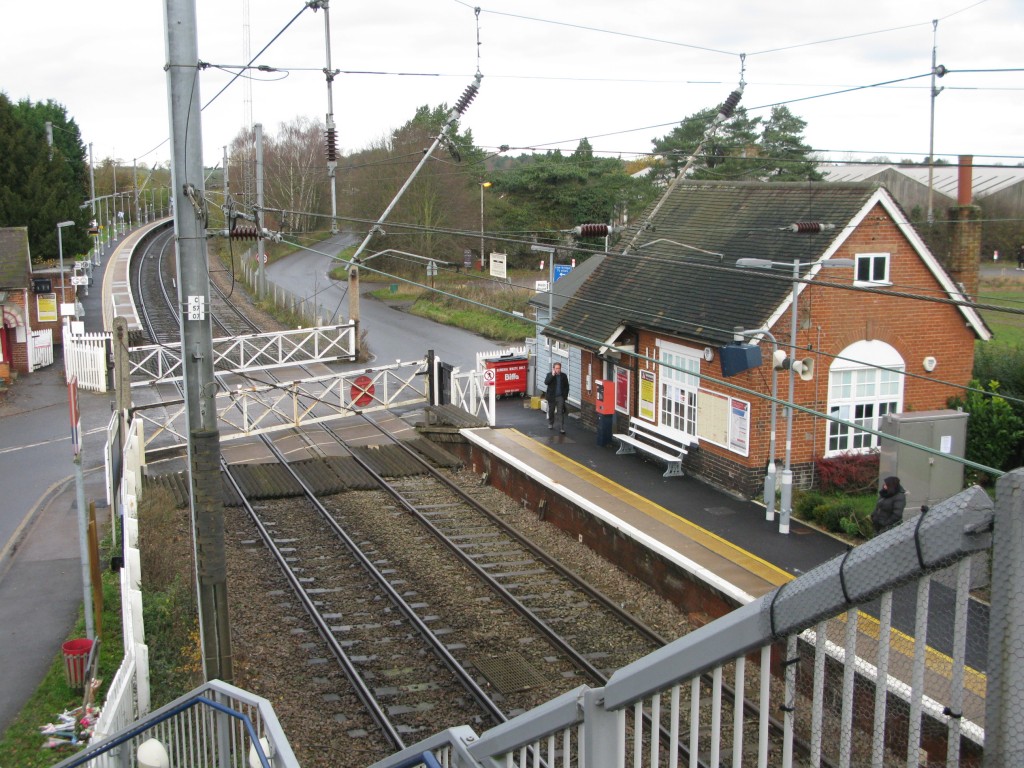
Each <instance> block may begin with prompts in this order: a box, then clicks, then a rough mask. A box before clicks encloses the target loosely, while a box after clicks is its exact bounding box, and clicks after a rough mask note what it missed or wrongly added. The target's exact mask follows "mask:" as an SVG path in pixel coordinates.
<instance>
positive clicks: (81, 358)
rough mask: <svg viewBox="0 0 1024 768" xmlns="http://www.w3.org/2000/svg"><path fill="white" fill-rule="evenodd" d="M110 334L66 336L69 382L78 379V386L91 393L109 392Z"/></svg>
mask: <svg viewBox="0 0 1024 768" xmlns="http://www.w3.org/2000/svg"><path fill="white" fill-rule="evenodd" d="M110 338H111V334H109V333H83V334H80V335H75V336H73V335H71V334H65V336H64V373H65V375H66V377H67V380H68V381H71V377H72V376H77V377H78V386H79V387H81V388H82V389H87V390H89V391H90V392H106V391H107V345H108V344H109V343H110Z"/></svg>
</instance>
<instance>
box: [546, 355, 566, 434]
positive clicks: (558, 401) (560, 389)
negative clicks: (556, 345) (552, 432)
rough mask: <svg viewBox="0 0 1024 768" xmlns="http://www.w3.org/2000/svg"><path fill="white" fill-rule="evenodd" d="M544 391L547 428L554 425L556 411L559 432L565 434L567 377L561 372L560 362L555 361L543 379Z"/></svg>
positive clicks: (551, 427)
mask: <svg viewBox="0 0 1024 768" xmlns="http://www.w3.org/2000/svg"><path fill="white" fill-rule="evenodd" d="M544 387H545V388H546V390H547V391H546V392H545V393H544V397H545V398H546V399H547V401H548V429H553V428H554V426H555V411H558V419H559V421H558V426H559V430H560V431H561V433H562V434H563V435H564V434H565V399H566V398H567V397H569V377H568V376H566V375H565V374H564V373H562V364H561V363H555V364H554V365H553V366H552V367H551V373H549V374H548V375H547V376H546V377H545V379H544Z"/></svg>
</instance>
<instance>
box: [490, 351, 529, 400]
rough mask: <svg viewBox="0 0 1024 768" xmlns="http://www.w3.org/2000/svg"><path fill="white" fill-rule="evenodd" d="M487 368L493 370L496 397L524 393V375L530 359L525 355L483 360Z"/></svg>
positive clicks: (522, 394) (525, 375)
mask: <svg viewBox="0 0 1024 768" xmlns="http://www.w3.org/2000/svg"><path fill="white" fill-rule="evenodd" d="M484 362H485V364H486V366H487V370H491V371H494V386H495V391H494V394H495V396H496V397H504V396H505V395H519V396H520V397H522V396H524V395H525V394H526V377H527V373H528V371H529V367H530V361H529V359H528V358H525V357H495V358H491V359H490V360H486V361H484Z"/></svg>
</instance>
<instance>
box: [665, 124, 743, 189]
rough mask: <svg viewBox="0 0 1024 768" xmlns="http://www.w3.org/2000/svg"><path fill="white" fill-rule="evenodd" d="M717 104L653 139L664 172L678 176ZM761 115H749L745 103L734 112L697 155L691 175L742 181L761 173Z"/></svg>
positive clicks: (697, 145)
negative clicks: (757, 146) (662, 160)
mask: <svg viewBox="0 0 1024 768" xmlns="http://www.w3.org/2000/svg"><path fill="white" fill-rule="evenodd" d="M717 114H718V107H709V108H707V109H702V110H701V111H700V112H697V113H695V114H693V115H690V116H689V117H687V118H686V119H685V120H683V122H681V123H680V124H679V125H677V126H676V127H675V128H673V129H672V132H671V133H669V134H668V135H667V136H663V137H662V138H660V139H654V141H653V143H654V151H655V152H657V153H658V154H659V155H661V156H662V157H664V159H665V171H664V173H663V175H667V176H669V177H672V176H675V175H676V173H678V172H679V169H680V168H682V167H683V165H684V164H685V163H686V161H687V159H689V157H690V156H691V155H692V154H693V153H694V152H696V151H697V148H698V147H699V146H700V142H701V140H702V139H703V138H704V134H705V133H706V132H707V130H708V127H709V126H710V125H711V121H712V120H714V118H715V116H716V115H717ZM760 124H761V118H760V117H750V116H749V115H747V111H746V110H745V109H743V108H742V107H741V108H739V109H737V110H736V113H735V115H734V116H733V117H732V118H731V119H730V120H728V121H726V122H725V123H724V124H722V125H720V126H719V127H718V130H717V131H716V132H715V135H714V136H713V137H712V139H711V140H710V141H709V142H708V143H706V144H705V145H704V149H703V152H702V153H701V156H700V157H697V158H695V162H694V164H693V165H692V166H691V169H690V173H689V176H690V178H694V179H715V180H720V181H739V180H743V179H748V178H757V177H758V175H759V174H758V171H759V167H758V161H757V160H756V156H757V155H758V154H759V152H758V151H757V149H756V145H757V142H758V127H759V126H760Z"/></svg>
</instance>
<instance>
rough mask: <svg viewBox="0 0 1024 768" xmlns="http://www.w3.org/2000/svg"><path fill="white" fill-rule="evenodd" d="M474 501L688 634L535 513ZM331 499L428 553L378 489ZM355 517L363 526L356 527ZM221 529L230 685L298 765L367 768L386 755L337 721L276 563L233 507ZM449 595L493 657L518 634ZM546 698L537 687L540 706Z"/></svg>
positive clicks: (610, 591)
mask: <svg viewBox="0 0 1024 768" xmlns="http://www.w3.org/2000/svg"><path fill="white" fill-rule="evenodd" d="M462 481H463V482H464V483H469V484H472V485H478V484H479V479H478V478H476V477H475V476H474V475H472V473H462ZM474 495H478V496H479V497H482V498H481V501H482V502H483V503H485V504H488V505H490V506H491V507H492V508H494V509H495V510H498V511H500V512H501V513H502V514H503V515H504V516H505V517H506V519H508V520H509V521H511V522H512V523H513V524H514V526H515V527H517V528H518V529H520V530H521V531H523V532H524V533H527V534H528V535H529V537H530V538H531V539H532V540H534V541H535V542H536V543H537V544H539V545H540V546H541V547H543V548H544V549H545V550H547V551H549V552H550V553H551V554H552V555H555V556H556V557H558V559H560V560H561V561H562V562H563V563H565V564H566V565H568V566H569V567H570V568H572V569H573V570H575V571H577V572H578V573H580V574H581V575H582V576H584V577H585V578H587V579H588V580H590V581H591V582H592V583H594V584H595V586H597V587H598V588H599V589H601V590H602V591H603V592H605V593H606V594H607V595H608V596H609V597H612V598H613V599H615V600H616V601H617V602H619V603H621V604H623V605H624V606H625V607H626V608H627V609H628V610H630V611H631V612H632V613H634V614H636V615H637V616H638V617H639V618H641V620H643V621H645V622H646V623H647V624H649V625H650V626H652V627H653V628H655V629H657V630H658V631H659V632H661V633H662V634H663V635H665V636H666V637H668V638H672V637H676V636H678V635H680V634H683V633H685V632H686V631H688V629H689V625H688V623H687V621H686V618H685V617H684V616H682V615H681V614H680V612H679V611H678V609H676V608H675V606H673V605H672V604H670V603H668V602H667V601H665V600H663V599H661V598H660V597H658V596H657V595H656V594H654V592H653V591H652V590H650V589H649V588H647V587H646V586H645V585H643V584H640V583H639V582H637V581H636V580H635V579H634V578H632V577H631V576H629V575H627V574H625V573H623V572H621V571H619V570H617V569H615V568H609V566H608V563H607V562H605V561H604V560H603V559H602V558H600V557H599V556H598V555H596V554H595V553H594V552H593V551H591V550H589V549H588V548H586V547H585V546H583V545H581V544H579V543H578V542H577V541H576V540H575V539H573V538H572V537H570V536H568V535H566V534H565V533H563V532H562V531H560V530H558V529H556V528H554V527H553V526H551V525H549V524H547V523H544V522H542V521H539V520H537V518H536V516H535V515H534V514H532V513H530V512H526V511H524V510H523V509H522V508H521V507H520V506H519V505H518V504H517V503H515V502H513V501H512V500H511V499H509V498H508V497H506V496H505V495H504V494H502V493H501V492H499V491H497V490H495V489H492V488H476V489H475V491H474ZM329 502H330V505H331V506H333V507H336V508H338V509H339V510H343V512H342V513H341V514H342V516H343V517H345V518H348V519H349V520H350V521H352V520H354V521H357V522H356V525H357V527H359V528H360V529H361V528H362V527H363V525H364V523H367V522H369V521H371V520H372V518H373V517H377V518H379V519H381V520H382V521H385V522H387V523H388V526H387V528H388V530H389V531H391V532H392V533H393V534H394V533H395V532H396V531H397V530H399V528H406V529H407V530H409V533H408V536H409V539H410V540H408V541H401V540H399V541H396V542H395V551H396V552H401V551H404V552H406V554H407V555H408V556H409V558H411V559H413V560H414V559H415V557H414V554H413V553H417V552H419V553H421V556H426V557H429V556H430V551H429V549H428V548H426V547H425V546H422V545H423V543H424V542H423V541H419V542H417V541H416V539H421V540H422V539H423V538H424V536H425V534H424V533H423V532H422V531H421V530H412V529H413V528H415V526H411V525H406V524H404V523H403V522H402V516H399V515H394V514H391V515H387V514H381V511H382V510H383V509H384V508H385V507H386V506H387V505H388V504H389V502H388V500H387V499H386V497H385V496H384V495H383V494H381V493H380V492H349V493H347V494H343V495H340V496H336V497H332V498H331V499H329ZM360 519H361V520H363V521H364V522H363V523H360V522H358V520H360ZM396 524H397V525H396ZM225 529H226V538H227V558H228V559H227V562H228V578H229V585H230V586H229V600H230V610H231V625H232V642H233V644H234V650H235V675H236V684H238V685H240V686H241V687H243V688H246V689H247V690H250V691H253V692H254V693H257V694H259V695H261V696H264V697H266V698H267V699H269V700H270V701H271V702H272V703H273V704H274V708H275V710H276V712H277V714H278V717H279V718H280V719H281V722H282V724H283V726H284V729H285V732H286V733H287V734H288V738H289V741H290V743H291V745H292V748H293V749H294V750H295V752H296V755H297V756H298V757H299V760H300V761H301V763H302V765H304V766H320V765H323V766H359V765H368V764H369V763H371V762H373V761H375V760H378V759H380V758H381V757H383V756H384V755H386V754H388V753H389V752H390V750H388V749H384V750H383V751H382V750H381V746H382V739H380V738H379V737H374V736H373V735H372V734H371V735H370V736H369V737H367V736H364V735H362V732H355V733H353V729H352V727H351V726H352V723H351V722H348V720H347V718H345V717H344V712H345V710H346V708H347V709H348V711H349V712H352V711H355V709H354V708H358V707H359V705H358V703H357V702H356V701H355V699H354V696H353V695H352V692H351V689H350V688H349V685H348V683H347V681H346V680H345V679H344V677H343V675H342V674H341V673H340V671H338V670H337V669H336V668H335V667H334V665H333V664H324V665H314V664H310V660H311V659H318V658H325V657H327V655H328V654H327V650H326V646H325V644H324V643H323V641H322V640H321V639H320V638H319V636H318V635H317V633H316V631H315V630H314V629H313V626H312V624H311V622H310V621H309V620H308V618H307V617H306V616H305V614H304V613H302V612H301V611H300V610H298V609H297V608H296V606H295V602H294V600H293V599H292V598H291V597H290V589H289V587H288V586H287V583H286V581H285V579H284V577H283V576H282V575H281V573H280V571H279V570H278V568H277V566H276V565H274V564H273V563H272V562H271V560H270V557H269V556H268V555H267V553H266V552H265V551H264V550H263V547H262V546H260V545H257V546H253V545H252V544H251V542H252V541H253V540H254V539H255V538H256V534H255V529H254V527H253V526H252V524H251V522H250V521H249V520H248V519H247V517H246V516H245V515H244V513H243V512H242V511H241V510H239V509H229V510H227V511H226V520H225ZM389 557H390V556H389ZM406 566H409V567H413V566H412V564H410V563H405V564H403V567H406ZM424 567H426V568H427V570H429V566H424V564H422V563H421V564H420V568H421V569H422V568H424ZM419 572H420V574H423V573H425V571H423V570H420V571H419ZM417 588H418V589H423V590H424V591H426V590H427V589H428V585H427V584H426V583H424V582H422V581H421V582H420V583H418V584H417ZM449 593H450V594H451V603H452V604H451V605H450V606H448V607H449V608H454V609H459V608H460V606H461V608H462V610H463V612H464V613H467V614H469V615H470V617H471V618H469V623H471V624H473V623H475V627H474V629H475V631H476V634H477V635H478V639H479V640H480V642H482V643H483V644H484V646H486V647H490V648H492V650H493V651H495V652H500V651H501V650H502V649H503V648H502V646H503V645H505V644H506V643H505V642H504V638H508V637H518V635H517V633H516V632H515V631H514V630H513V631H511V632H509V631H508V630H507V628H503V627H502V626H493V624H494V621H493V620H490V622H489V624H488V619H487V618H486V615H487V610H486V608H482V609H481V608H480V607H477V603H476V601H473V600H469V601H460V598H459V593H458V590H455V591H452V590H450V589H449ZM435 594H436V593H433V592H432V593H431V598H430V603H431V608H432V610H433V609H434V608H435V607H436V608H440V607H442V606H441V603H442V602H444V600H443V598H439V597H435V596H434V595H435ZM463 620H464V621H465V617H464V619H463ZM446 621H447V619H446ZM511 650H522V649H521V648H518V647H516V648H512V649H511ZM538 663H540V662H538ZM581 682H583V681H582V680H580V679H569V680H556V681H554V685H555V686H556V687H557V689H558V691H560V690H568V689H570V688H572V687H575V686H576V685H579V684H580V683H581ZM553 692H555V691H547V690H545V692H544V696H543V697H542V699H546V698H547V697H548V693H553ZM515 703H516V704H519V703H520V701H519V700H516V701H515ZM509 704H512V702H511V701H510V702H509ZM437 716H438V718H439V721H438V722H437V724H436V725H437V727H436V729H437V730H440V729H441V728H444V727H447V726H448V725H453V724H455V723H448V722H443V721H441V718H443V715H442V713H440V712H438V713H437ZM474 727H475V728H476V729H477V730H479V729H480V728H479V726H474ZM423 735H426V734H417V735H416V736H414V737H411V739H410V740H411V741H415V740H416V739H417V738H420V737H422V736H423Z"/></svg>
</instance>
